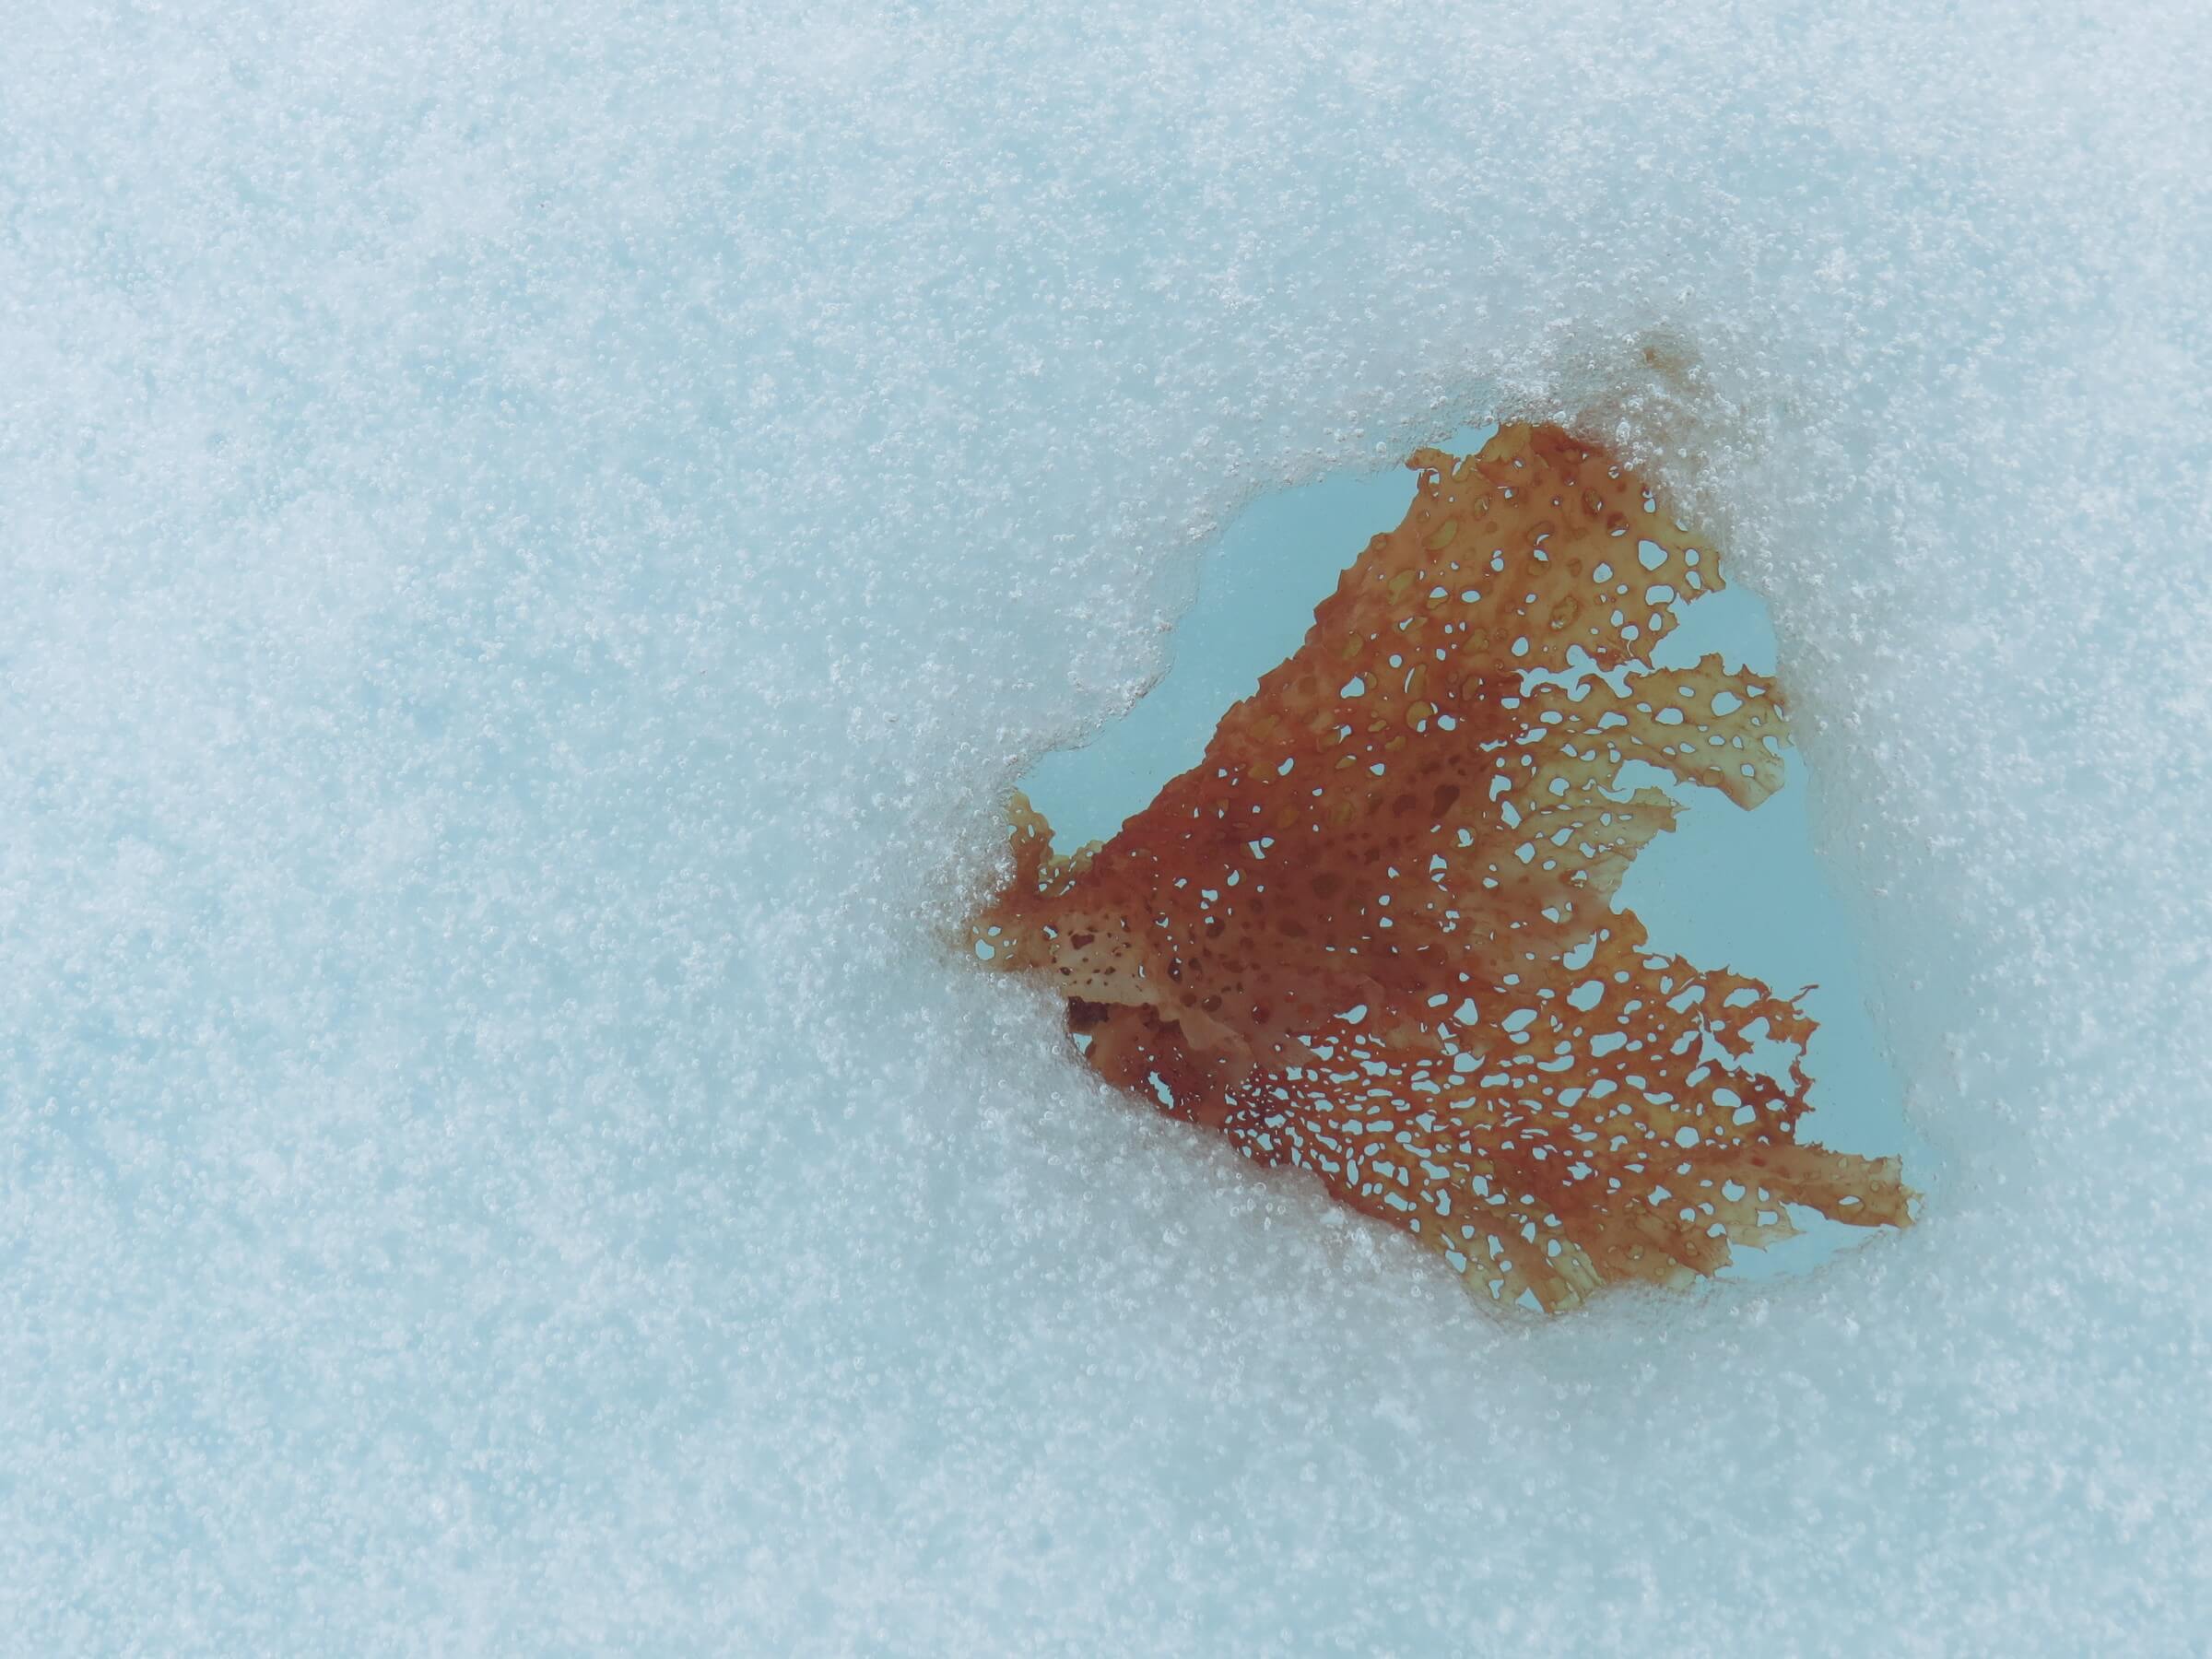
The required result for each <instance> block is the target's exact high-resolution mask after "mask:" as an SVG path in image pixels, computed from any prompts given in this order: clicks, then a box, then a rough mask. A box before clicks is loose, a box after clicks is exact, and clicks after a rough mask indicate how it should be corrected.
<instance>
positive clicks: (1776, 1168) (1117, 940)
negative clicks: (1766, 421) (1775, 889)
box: [973, 426, 1909, 1310]
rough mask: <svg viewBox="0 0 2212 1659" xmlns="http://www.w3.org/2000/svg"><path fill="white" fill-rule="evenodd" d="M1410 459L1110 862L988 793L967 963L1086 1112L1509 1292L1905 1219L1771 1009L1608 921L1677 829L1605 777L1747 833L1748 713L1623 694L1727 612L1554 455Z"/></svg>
mask: <svg viewBox="0 0 2212 1659" xmlns="http://www.w3.org/2000/svg"><path fill="white" fill-rule="evenodd" d="M1409 465H1412V466H1414V467H1415V468H1416V469H1418V472H1419V474H1420V481H1419V487H1418V493H1417V494H1416V497H1415V500H1414V502H1413V505H1412V507H1411V509H1410V510H1409V511H1408V512H1407V513H1406V519H1405V522H1404V523H1402V524H1399V526H1398V527H1397V528H1396V529H1395V530H1394V531H1391V532H1390V533H1389V534H1387V535H1378V536H1376V537H1375V538H1374V539H1373V540H1372V541H1371V542H1370V543H1369V545H1368V547H1367V549H1366V551H1365V552H1363V553H1362V554H1361V555H1360V556H1359V559H1358V560H1357V561H1355V562H1354V563H1353V565H1352V566H1351V568H1350V569H1348V570H1347V571H1345V573H1344V576H1343V578H1342V579H1341V580H1340V581H1339V582H1338V583H1337V587H1336V591H1335V593H1334V594H1331V595H1330V596H1329V597H1328V598H1326V599H1324V601H1323V602H1322V603H1321V605H1320V606H1319V607H1318V608H1317V609H1316V610H1315V612H1314V619H1313V626H1312V629H1310V630H1309V631H1308V632H1307V634H1306V638H1305V642H1304V644H1303V645H1301V646H1300V649H1299V650H1298V652H1297V653H1295V654H1293V655H1292V656H1291V657H1290V658H1289V660H1288V661H1287V662H1285V663H1284V664H1283V665H1281V666H1279V667H1277V668H1276V669H1275V670H1273V671H1272V672H1271V673H1269V674H1268V675H1267V676H1266V677H1265V678H1263V679H1262V680H1261V681H1260V684H1259V688H1258V690H1257V691H1256V692H1255V693H1254V694H1253V696H1251V697H1249V698H1246V699H1245V700H1243V701H1241V702H1240V703H1238V704H1237V705H1236V706H1235V707H1234V708H1232V709H1230V711H1229V712H1228V713H1227V714H1226V715H1224V716H1223V717H1222V720H1221V723H1220V725H1219V726H1218V728H1217V730H1216V731H1215V733H1214V736H1213V740H1212V742H1211V743H1210V744H1209V745H1208V746H1207V747H1206V758H1205V759H1204V760H1203V761H1201V762H1200V763H1199V765H1197V766H1196V767H1194V768H1193V769H1192V770H1191V771H1187V772H1185V773H1183V774H1182V776H1181V777H1178V778H1176V779H1174V780H1172V781H1171V782H1169V783H1168V784H1167V786H1166V787H1165V788H1163V789H1162V790H1161V791H1160V793H1159V797H1158V798H1157V799H1156V800H1154V801H1153V803H1152V804H1151V806H1148V807H1147V808H1146V809H1145V810H1144V811H1143V812H1141V813H1139V814H1138V815H1137V816H1135V818H1131V819H1129V820H1128V822H1127V823H1125V824H1124V826H1123V827H1122V829H1121V830H1120V832H1119V833H1118V834H1116V835H1115V836H1114V837H1113V839H1112V840H1111V841H1108V842H1106V843H1105V844H1104V845H1103V846H1099V847H1094V848H1087V849H1085V850H1084V851H1083V852H1081V853H1077V854H1075V855H1073V856H1072V857H1067V858H1059V857H1054V856H1053V855H1052V853H1051V852H1050V830H1049V828H1048V826H1047V825H1046V824H1045V822H1044V820H1043V819H1042V818H1041V817H1040V816H1039V815H1038V814H1037V813H1036V812H1035V811H1033V810H1032V809H1031V808H1030V805H1029V803H1028V802H1027V801H1026V800H1024V799H1022V798H1021V797H1019V796H1017V797H1016V799H1015V802H1014V805H1013V821H1014V852H1015V875H1014V877H1013V879H1012V881H1011V882H1010V883H1009V884H1008V886H1007V887H1006V890H1005V891H1004V892H1003V893H1002V894H1001V895H1000V896H999V897H998V898H997V900H995V901H994V903H993V904H992V905H990V906H989V907H988V908H987V909H986V910H985V911H984V912H982V914H981V915H980V916H979V917H978V918H977V919H976V921H975V923H974V924H973V926H974V933H975V937H976V939H977V941H978V943H979V944H980V945H981V946H982V950H981V951H980V952H979V954H982V955H985V956H987V957H988V959H990V960H991V962H992V963H993V965H994V966H996V967H999V968H1003V969H1007V970H1012V971H1020V972H1026V973H1031V974H1036V975H1039V976H1041V977H1043V978H1044V979H1046V980H1047V981H1049V982H1051V983H1052V984H1053V985H1054V986H1055V987H1056V988H1057V989H1058V990H1059V992H1060V993H1061V994H1062V995H1064V996H1065V998H1066V999H1067V1005H1068V1024H1069V1027H1070V1029H1071V1030H1073V1031H1074V1032H1075V1033H1076V1034H1077V1037H1078V1039H1079V1040H1082V1041H1084V1046H1085V1050H1086V1053H1087V1054H1088V1059H1089V1061H1090V1064H1091V1065H1093V1066H1095V1067H1096V1068H1097V1069H1098V1070H1099V1071H1100V1074H1102V1075H1103V1076H1104V1077H1107V1078H1109V1079H1110V1080H1112V1082H1114V1083H1116V1084H1119V1085H1121V1086H1122V1087H1124V1088H1128V1089H1130V1090H1132V1091H1133V1092H1135V1093H1137V1094H1140V1095H1143V1096H1144V1097H1145V1098H1147V1099H1155V1100H1160V1101H1161V1102H1162V1103H1163V1104H1164V1105H1165V1106H1166V1107H1167V1109H1168V1110H1169V1111H1171V1112H1174V1113H1176V1114H1177V1115H1180V1116H1184V1117H1189V1118H1192V1119H1194V1120H1196V1121H1198V1122H1201V1123H1205V1124H1211V1125H1213V1126H1215V1127H1217V1128H1219V1129H1221V1130H1222V1131H1223V1132H1225V1133H1226V1134H1228V1135H1230V1136H1231V1137H1232V1138H1233V1139H1234V1140H1235V1141H1236V1142H1237V1144H1238V1145H1239V1146H1240V1147H1242V1148H1243V1149H1244V1150H1245V1151H1246V1152H1247V1153H1249V1154H1250V1155H1251V1156H1253V1157H1254V1158H1257V1159H1262V1160H1263V1161H1265V1162H1269V1163H1288V1164H1295V1165H1297V1166H1299V1167H1300V1168H1303V1169H1307V1170H1310V1171H1313V1172H1314V1173H1315V1174H1317V1175H1318V1176H1319V1177H1320V1178H1321V1179H1322V1181H1323V1182H1324V1183H1326V1185H1327V1187H1328V1189H1329V1191H1330V1192H1331V1193H1332V1194H1335V1196H1336V1197H1338V1198H1340V1199H1342V1200H1343V1201H1344V1202H1346V1203H1347V1204H1350V1205H1352V1206H1355V1207H1357V1208H1359V1209H1361V1210H1364V1211H1366V1212H1368V1213H1369V1214H1371V1215H1374V1216H1379V1217H1382V1218H1385V1219H1387V1220H1390V1221H1393V1222H1395V1223H1397V1224H1399V1225H1402V1226H1405V1227H1406V1228H1408V1229H1410V1230H1412V1231H1413V1232H1414V1233H1416V1234H1417V1235H1418V1237H1419V1238H1420V1239H1421V1240H1422V1241H1424V1242H1426V1243H1428V1244H1430V1245H1431V1246H1433V1247H1434V1248H1436V1249H1438V1250H1441V1251H1442V1252H1444V1253H1445V1254H1446V1255H1447V1256H1448V1257H1449V1258H1450V1259H1451V1260H1452V1261H1453V1264H1454V1265H1456V1266H1458V1267H1459V1268H1460V1270H1461V1271H1462V1272H1463V1273H1464V1274H1465V1277H1467V1278H1468V1280H1469V1281H1470V1282H1471V1283H1473V1284H1475V1285H1477V1286H1479V1287H1480V1288H1483V1289H1484V1290H1485V1291H1487V1292H1488V1293H1489V1294H1490V1295H1492V1296H1496V1297H1499V1298H1500V1299H1503V1300H1514V1299H1517V1298H1519V1297H1520V1296H1521V1295H1522V1294H1523V1293H1524V1291H1525V1292H1532V1293H1533V1294H1534V1296H1535V1300H1537V1301H1538V1302H1539V1303H1540V1304H1541V1305H1542V1306H1544V1307H1545V1308H1547V1309H1552V1310H1557V1309H1559V1308H1563V1307H1567V1306H1571V1305H1572V1304H1574V1303H1576V1302H1578V1301H1579V1300H1582V1299H1583V1297H1585V1296H1586V1295H1588V1294H1589V1293H1590V1292H1591V1291H1593V1290H1594V1289H1595V1288H1598V1287H1599V1286H1602V1285H1605V1284H1608V1283H1613V1282H1617V1281H1623V1280H1642V1281H1648V1282H1653V1283H1660V1284H1678V1283H1684V1282H1687V1281H1688V1279H1689V1278H1690V1277H1692V1276H1694V1275H1698V1274H1710V1273H1712V1272H1714V1271H1716V1270H1717V1269H1718V1268H1719V1267H1721V1266H1722V1265H1724V1263H1725V1262H1726V1261H1727V1260H1728V1258H1729V1249H1730V1245H1731V1243H1732V1242H1734V1243H1743V1244H1763V1243H1765V1242H1767V1241H1770V1240H1772V1239H1775V1238H1777V1237H1781V1236H1783V1235H1785V1234H1787V1233H1789V1232H1791V1231H1793V1230H1794V1229H1793V1228H1792V1227H1791V1225H1790V1221H1789V1218H1788V1216H1787V1214H1786V1212H1785V1211H1784V1210H1783V1204H1784V1203H1785V1202H1786V1203H1794V1204H1803V1205H1806V1206H1810V1207H1812V1208H1814V1209H1816V1210H1818V1211H1819V1212H1820V1213H1821V1214H1823V1215H1827V1216H1830V1217H1832V1218H1835V1219H1837V1220H1841V1221H1849V1222H1854V1223H1858V1224H1862V1225H1868V1226H1873V1225H1877V1224H1888V1225H1893V1226H1902V1225H1904V1224H1905V1222H1906V1221H1907V1208H1906V1205H1907V1199H1908V1196H1909V1194H1907V1192H1906V1190H1905V1189H1904V1187H1903V1186H1902V1185H1901V1184H1900V1180H1899V1171H1898V1167H1897V1160H1896V1159H1861V1158H1854V1157H1850V1156H1847V1155H1844V1154H1841V1153H1835V1152H1830V1151H1828V1150H1826V1149H1825V1148H1822V1147H1816V1146H1811V1145H1800V1144H1798V1143H1797V1141H1796V1139H1795V1128H1796V1123H1797V1120H1798V1118H1799V1117H1800V1116H1801V1115H1802V1114H1803V1112H1804V1111H1805V1108H1806V1098H1805V1096H1806V1077H1805V1076H1804V1074H1803V1072H1802V1070H1801V1069H1800V1066H1799V1060H1800V1058H1801V1056H1802V1053H1803V1050H1804V1045H1805V1042H1806V1039H1807V1038H1808V1037H1809V1036H1810V1034H1811V1032H1812V1030H1813V1022H1812V1020H1811V1019H1810V1018H1808V1017H1807V1016H1806V1013H1805V1012H1804V1010H1803V1009H1802V1008H1801V1007H1800V1006H1798V1005H1797V1003H1796V1002H1795V1001H1790V1000H1784V999H1783V998H1780V997H1777V996H1776V995H1775V994H1773V993H1772V992H1771V991H1770V990H1769V989H1768V988H1767V987H1766V986H1765V985H1763V984H1761V983H1759V982H1758V981H1756V980H1753V979H1749V978H1747V977H1745V976H1743V975H1741V974H1736V973H1732V972H1729V971H1725V970H1718V971H1704V970H1700V969H1698V968H1695V967H1693V966H1691V965H1690V964H1689V963H1688V962H1686V961H1684V960H1682V959H1680V958H1678V957H1674V956H1670V955H1667V954H1665V953H1664V952H1658V951H1654V950H1653V949H1651V948H1650V947H1648V945H1647V943H1646V939H1645V935H1644V930H1643V927H1642V925H1641V924H1640V923H1639V922H1638V921H1637V920H1636V918H1635V917H1634V916H1633V915H1632V914H1630V913H1628V912H1622V911H1617V910H1615V909H1614V908H1613V906H1612V900H1613V897H1614V894H1615V892H1616V890H1617V889H1618V887H1619V884H1620V879H1621V876H1622V874H1623V873H1624V871H1625V870H1626V869H1627V867H1628V865H1629V862H1630V860H1631V859H1632V858H1634V857H1635V855H1636V853H1637V852H1638V850H1639V849H1641V847H1642V846H1643V844H1644V843H1645V842H1646V841H1650V840H1651V838H1652V837H1653V836H1654V835H1656V834H1658V833H1659V832H1660V831H1661V830H1665V829H1667V828H1668V827H1669V826H1670V825H1671V824H1672V823H1673V821H1674V814H1675V807H1674V805H1673V803H1672V802H1671V801H1670V800H1669V799H1668V798H1667V796H1666V795H1665V794H1663V793H1661V792H1660V791H1658V790H1653V789H1642V790H1634V791H1628V792H1623V791H1620V790H1618V789H1617V787H1616V781H1617V779H1618V775H1619V772H1620V769H1621V766H1622V765H1623V763H1624V762H1626V761H1629V760H1642V761H1647V762H1649V763H1651V764H1653V765H1654V766H1658V767H1661V768H1664V769H1665V771H1669V772H1671V773H1672V774H1674V775H1675V776H1676V777H1677V778H1679V779H1682V780H1685V781H1687V782H1697V783H1703V784H1708V785H1710V786H1712V787H1713V788H1715V789H1718V790H1721V791H1722V792H1724V794H1727V795H1728V796H1729V798H1730V799H1732V800H1733V801H1735V803H1736V804H1737V805H1739V806H1756V805H1757V804H1758V803H1759V802H1760V801H1762V800H1764V799H1765V798H1766V797H1767V796H1768V795H1769V794H1772V793H1773V791H1774V790H1775V789H1776V788H1777V787H1778V786H1779V785H1780V783H1781V782H1782V776H1783V765H1782V752H1781V745H1782V743H1783V741H1784V740H1785V737H1786V733H1787V729H1788V728H1787V724H1786V722H1785V720H1784V717H1783V710H1782V707H1781V702H1780V700H1779V698H1778V697H1777V696H1776V694H1775V690H1774V687H1773V685H1772V683H1771V681H1768V680H1766V679H1763V678H1761V677H1759V676H1756V675H1751V674H1744V673H1733V672H1730V671H1729V670H1728V669H1727V668H1726V667H1725V666H1724V665H1723V663H1722V660H1721V659H1720V658H1719V657H1717V656H1709V657H1707V658H1705V659H1704V660H1703V661H1702V662H1700V663H1699V664H1698V665H1697V666H1696V667H1694V668H1691V669H1688V670H1685V671H1675V670H1658V669H1653V668H1652V667H1651V665H1650V662H1649V657H1650V653H1651V650H1652V647H1653V645H1654V644H1656V643H1657V642H1658V641H1659V640H1660V639H1661V638H1663V637H1664V636H1665V633H1666V632H1667V630H1668V629H1670V628H1671V627H1672V626H1673V623H1674V618H1673V614H1672V604H1671V602H1672V601H1674V600H1675V599H1676V598H1677V597H1679V598H1683V599H1688V598H1690V597H1694V596H1695V595H1697V594H1700V593H1703V592H1710V591H1712V590H1714V589H1717V588H1719V587H1720V586H1721V585H1722V583H1721V577H1720V571H1719V564H1718V559H1717V557H1716V555H1715V554H1714V552H1713V550H1712V546H1711V544H1710V543H1709V542H1706V541H1704V540H1702V539H1701V538H1700V537H1697V536H1694V535H1689V534H1688V533H1687V532H1686V531H1684V530H1683V529H1681V528H1680V527H1679V526H1678V525H1677V524H1675V522H1674V521H1673V519H1672V517H1671V516H1670V515H1669V514H1668V513H1667V512H1665V511H1664V510H1663V508H1662V507H1661V506H1660V504H1659V502H1658V500H1656V498H1655V497H1654V496H1653V493H1652V491H1651V490H1650V489H1649V488H1646V487H1645V486H1644V485H1643V484H1642V483H1641V481H1640V480H1638V479H1637V478H1636V477H1633V476H1632V475H1630V473H1628V472H1626V471H1625V470H1623V469H1622V468H1621V467H1620V466H1618V465H1615V464H1614V463H1612V462H1611V461H1610V460H1609V459H1608V458H1607V457H1606V455H1604V454H1603V453H1601V452H1599V451H1598V450H1596V449H1594V447H1592V446H1591V445H1589V444H1587V443H1584V442H1582V441H1579V440H1576V439H1573V438H1571V437H1569V436H1568V435H1567V434H1566V433H1564V432H1562V431H1559V430H1558V429H1551V428H1544V427H1528V426H1513V427H1508V428H1505V429H1502V430H1500V432H1499V433H1498V435H1497V436H1496V437H1495V438H1494V439H1493V440H1492V441H1490V442H1489V443H1488V445H1486V446H1485V447H1484V449H1483V451H1482V453H1480V454H1477V455H1475V456H1471V457H1468V458H1466V459H1464V460H1458V461H1454V460H1453V458H1452V457H1450V456H1447V455H1444V454H1442V453H1439V452H1437V451H1435V450H1423V451H1421V452H1419V453H1417V454H1416V455H1415V456H1414V457H1413V458H1412V460H1411V462H1410V463H1409ZM1582 658H1586V659H1587V661H1586V662H1584V661H1582V660H1581V659H1582ZM1530 670H1545V671H1550V673H1551V674H1552V675H1555V676H1559V678H1558V679H1547V678H1546V677H1544V676H1543V675H1540V674H1539V675H1531V674H1530V672H1529V671H1530ZM1762 1035H1763V1037H1764V1038H1765V1039H1766V1043H1767V1045H1769V1046H1768V1048H1767V1052H1769V1053H1772V1052H1776V1051H1775V1049H1774V1048H1773V1047H1772V1046H1771V1045H1779V1047H1780V1052H1783V1053H1786V1054H1787V1055H1788V1060H1787V1064H1786V1065H1783V1066H1781V1067H1779V1068H1776V1067H1774V1066H1771V1065H1770V1066H1768V1067H1766V1068H1764V1069H1761V1068H1759V1067H1758V1066H1755V1065H1752V1064H1751V1061H1752V1059H1753V1056H1754V1053H1755V1052H1756V1051H1758V1050H1759V1048H1760V1047H1761V1045H1760V1043H1759V1038H1760V1037H1761V1036H1762ZM1777 1069H1779V1072H1780V1075H1779V1076H1777V1075H1772V1074H1773V1073H1774V1072H1775V1071H1776V1070H1777Z"/></svg>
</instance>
